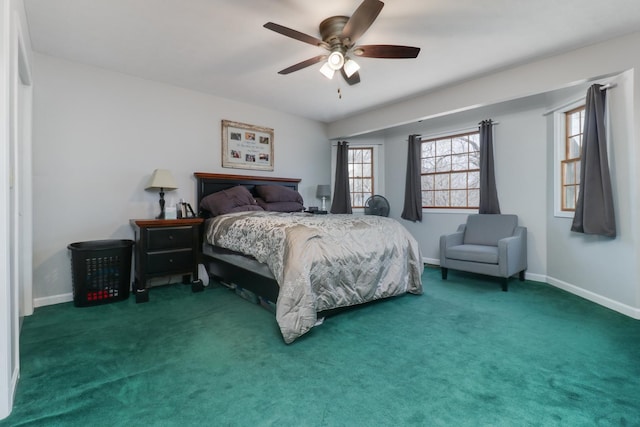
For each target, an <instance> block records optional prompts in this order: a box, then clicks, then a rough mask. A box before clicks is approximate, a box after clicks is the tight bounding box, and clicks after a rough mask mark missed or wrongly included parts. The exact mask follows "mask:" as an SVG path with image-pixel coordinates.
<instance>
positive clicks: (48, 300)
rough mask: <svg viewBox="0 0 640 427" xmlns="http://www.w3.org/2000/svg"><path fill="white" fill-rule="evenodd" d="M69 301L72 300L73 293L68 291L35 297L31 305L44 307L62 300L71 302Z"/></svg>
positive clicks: (60, 302) (59, 302) (62, 301)
mask: <svg viewBox="0 0 640 427" xmlns="http://www.w3.org/2000/svg"><path fill="white" fill-rule="evenodd" d="M71 301H73V293H72V292H69V293H68V294H61V295H54V296H50V297H44V298H36V299H34V300H33V306H34V307H35V308H37V307H44V306H46V305H54V304H62V303H64V302H71Z"/></svg>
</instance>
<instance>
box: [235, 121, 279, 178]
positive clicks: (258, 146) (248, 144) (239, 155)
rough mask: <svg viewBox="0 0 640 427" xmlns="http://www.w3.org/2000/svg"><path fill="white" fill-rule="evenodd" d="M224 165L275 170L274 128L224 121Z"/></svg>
mask: <svg viewBox="0 0 640 427" xmlns="http://www.w3.org/2000/svg"><path fill="white" fill-rule="evenodd" d="M222 167H223V168H238V169H254V170H264V171H272V170H273V129H270V128H265V127H260V126H253V125H248V124H245V123H238V122H232V121H230V120H223V121H222Z"/></svg>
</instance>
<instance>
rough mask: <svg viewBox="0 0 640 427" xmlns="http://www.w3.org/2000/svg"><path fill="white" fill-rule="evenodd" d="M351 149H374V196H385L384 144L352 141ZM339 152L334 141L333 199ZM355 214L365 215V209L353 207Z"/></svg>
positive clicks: (332, 163) (350, 142)
mask: <svg viewBox="0 0 640 427" xmlns="http://www.w3.org/2000/svg"><path fill="white" fill-rule="evenodd" d="M348 142H349V148H360V147H362V148H373V194H379V195H381V196H385V197H386V195H385V179H384V169H385V166H384V161H385V160H384V159H385V157H384V156H385V147H384V143H382V142H379V141H378V140H371V139H366V140H363V141H358V140H350V141H348ZM337 151H338V147H337V144H336V143H335V141H332V144H331V189H332V190H331V191H332V197H333V189H334V188H335V186H336V179H335V177H336V154H337ZM351 210H352V212H353V213H358V214H363V213H364V208H354V207H353V206H352V207H351Z"/></svg>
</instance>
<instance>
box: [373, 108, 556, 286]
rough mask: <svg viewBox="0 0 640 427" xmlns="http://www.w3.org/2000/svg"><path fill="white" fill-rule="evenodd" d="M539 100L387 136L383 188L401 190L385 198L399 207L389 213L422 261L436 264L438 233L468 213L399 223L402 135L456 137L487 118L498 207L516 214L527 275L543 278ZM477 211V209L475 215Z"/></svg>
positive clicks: (426, 213) (436, 213) (433, 213)
mask: <svg viewBox="0 0 640 427" xmlns="http://www.w3.org/2000/svg"><path fill="white" fill-rule="evenodd" d="M542 101H544V98H542V97H529V98H528V99H527V100H525V101H524V102H523V101H518V102H508V103H502V104H498V105H494V106H488V107H483V108H478V109H474V110H470V111H467V112H464V113H458V114H452V115H448V116H443V117H439V118H434V119H431V120H424V121H422V122H420V123H415V124H412V125H407V126H402V127H399V128H395V129H393V130H390V131H388V132H387V137H386V140H385V145H386V148H387V150H386V152H387V158H386V160H387V167H386V170H387V185H388V186H389V187H391V188H396V189H400V191H397V190H396V191H394V192H393V194H392V195H390V197H389V199H390V202H391V204H392V205H394V206H396V207H398V209H395V210H394V211H393V215H392V216H394V217H396V218H397V219H399V220H400V221H401V222H402V223H403V224H404V225H405V227H407V229H408V230H409V231H411V233H412V234H413V235H414V236H415V237H416V239H418V241H419V243H420V247H421V250H422V255H423V257H424V258H425V260H426V261H427V262H430V263H435V264H438V263H439V257H440V255H439V240H440V235H442V234H444V233H448V232H453V231H455V230H456V228H457V227H458V225H459V224H462V223H464V222H465V220H466V216H467V215H468V214H469V213H471V212H472V211H469V210H464V211H454V210H440V209H438V210H427V209H425V210H423V220H422V222H417V223H412V222H408V221H405V220H402V219H400V214H401V212H402V206H403V203H404V191H403V190H402V189H404V185H405V171H406V166H405V165H406V161H407V160H406V159H407V137H408V135H409V134H412V133H416V134H419V135H422V136H423V137H431V136H438V135H442V134H452V133H459V132H460V131H463V130H465V131H466V130H473V129H477V127H478V122H480V121H481V120H483V119H488V118H491V119H492V120H493V121H494V122H496V123H497V124H496V125H494V128H493V139H494V147H493V148H494V159H495V163H496V169H495V173H496V182H497V189H498V197H499V200H500V208H501V211H502V212H504V213H513V214H517V215H518V219H519V223H520V225H523V226H525V227H527V229H528V242H527V244H528V262H529V268H528V270H527V277H529V278H531V279H536V280H544V277H545V274H546V268H547V262H546V231H545V230H546V214H545V208H546V170H545V164H546V144H545V137H546V120H545V118H544V117H543V116H542V113H543V109H542V108H541V105H540V103H541V102H542ZM476 212H477V211H476Z"/></svg>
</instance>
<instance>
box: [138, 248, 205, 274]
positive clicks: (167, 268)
mask: <svg viewBox="0 0 640 427" xmlns="http://www.w3.org/2000/svg"><path fill="white" fill-rule="evenodd" d="M193 259H194V253H193V250H192V249H191V248H189V249H182V250H177V251H163V252H151V253H148V254H147V274H164V273H172V272H184V271H189V270H191V269H192V266H193Z"/></svg>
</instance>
